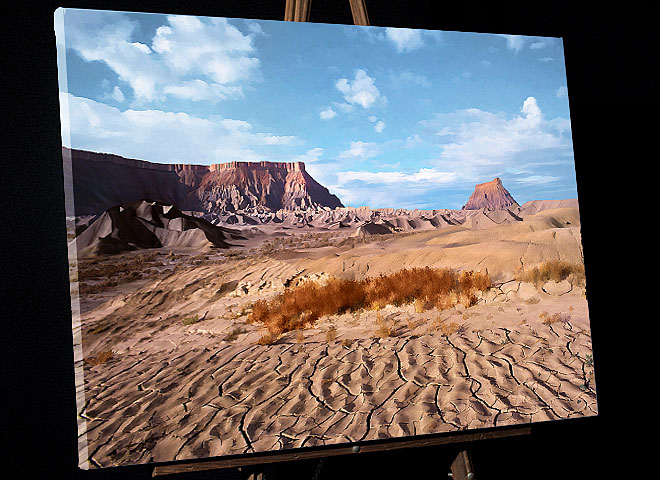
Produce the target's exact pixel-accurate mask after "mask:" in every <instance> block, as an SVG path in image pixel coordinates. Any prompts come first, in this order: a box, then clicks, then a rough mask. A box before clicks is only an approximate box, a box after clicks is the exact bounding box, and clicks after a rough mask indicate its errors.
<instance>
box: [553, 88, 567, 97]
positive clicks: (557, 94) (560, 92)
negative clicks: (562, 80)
mask: <svg viewBox="0 0 660 480" xmlns="http://www.w3.org/2000/svg"><path fill="white" fill-rule="evenodd" d="M567 96H568V88H566V85H562V86H560V87H559V88H557V90H555V97H557V98H564V97H567Z"/></svg>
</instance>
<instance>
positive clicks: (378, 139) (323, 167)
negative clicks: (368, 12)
mask: <svg viewBox="0 0 660 480" xmlns="http://www.w3.org/2000/svg"><path fill="white" fill-rule="evenodd" d="M55 30H56V37H57V46H58V72H59V84H60V107H61V130H62V144H63V146H62V158H61V159H54V161H58V162H59V161H63V165H64V184H65V200H66V209H67V233H68V245H69V261H70V285H71V300H72V301H71V305H72V326H73V340H74V343H73V348H74V354H75V365H74V368H73V369H72V370H73V372H72V373H75V376H76V387H77V408H78V412H77V413H78V418H77V421H78V431H79V445H78V447H79V456H80V457H79V461H80V467H81V468H105V467H111V466H117V465H129V464H144V463H151V462H171V461H177V460H189V459H200V458H211V457H222V456H228V455H238V454H251V453H262V452H273V451H281V450H289V449H301V448H302V449H304V448H305V447H318V446H323V445H340V444H345V445H351V444H356V443H359V442H368V441H375V440H383V439H393V438H402V437H408V438H411V437H417V436H423V435H430V434H443V433H450V432H458V431H464V430H475V429H484V428H492V427H506V426H512V425H520V424H529V423H533V422H546V421H552V420H562V419H571V418H579V417H585V416H593V415H597V413H598V409H597V403H596V386H595V383H594V362H593V355H592V343H591V334H590V326H589V314H588V308H587V297H586V276H585V268H584V254H583V251H582V242H581V236H580V215H579V209H578V198H577V185H576V180H575V165H574V158H573V146H572V138H571V122H570V113H569V101H568V92H569V90H568V89H567V85H566V72H565V69H564V57H563V46H562V41H561V39H559V38H545V37H529V36H515V35H499V34H487V33H462V32H443V31H425V30H410V29H398V28H384V27H358V26H346V25H326V24H310V23H293V22H278V21H260V20H245V19H226V18H207V17H193V16H175V15H160V14H141V13H127V12H111V11H93V10H76V9H59V10H57V12H56V13H55ZM72 421H73V419H72Z"/></svg>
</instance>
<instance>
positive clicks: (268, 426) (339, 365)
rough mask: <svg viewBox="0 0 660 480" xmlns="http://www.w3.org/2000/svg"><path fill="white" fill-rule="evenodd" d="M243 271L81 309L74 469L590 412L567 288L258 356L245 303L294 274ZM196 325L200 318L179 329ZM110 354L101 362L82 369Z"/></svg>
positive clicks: (575, 293)
mask: <svg viewBox="0 0 660 480" xmlns="http://www.w3.org/2000/svg"><path fill="white" fill-rule="evenodd" d="M269 262H270V263H269ZM238 265H239V264H231V263H229V264H223V265H203V266H198V267H194V268H191V269H189V270H187V271H186V272H185V273H181V274H177V275H171V276H168V277H165V278H164V279H158V280H154V281H149V280H147V281H144V280H142V281H140V282H136V283H135V284H131V285H129V286H128V287H126V288H124V289H123V290H122V288H121V287H117V289H115V290H113V291H111V293H110V294H106V295H105V296H98V298H96V297H95V296H94V295H89V296H88V298H87V299H86V300H84V301H83V302H82V303H81V308H82V338H83V345H82V347H83V348H82V357H78V362H77V367H78V368H79V371H84V375H83V379H81V382H80V385H79V394H80V397H79V398H80V403H79V404H80V410H79V433H80V455H81V465H87V462H89V466H91V467H92V468H94V467H107V466H112V465H120V464H135V463H147V462H162V461H172V460H182V459H191V458H200V457H212V456H221V455H230V454H241V453H249V452H265V451H272V450H279V449H288V448H299V447H305V446H317V445H328V444H338V443H346V442H359V441H366V440H375V439H382V438H391V437H401V436H409V435H420V434H426V433H438V432H450V431H457V430H464V429H475V428H484V427H493V426H503V425H511V424H520V423H529V422H537V421H547V420H555V419H565V418H570V417H577V416H589V415H595V414H597V405H596V390H595V384H594V379H593V361H592V356H591V337H590V333H589V319H588V312H587V304H586V299H585V296H584V291H583V289H582V288H577V287H574V286H572V285H570V284H569V283H568V282H562V283H560V284H558V283H554V282H550V283H549V284H546V285H544V286H543V287H542V288H536V287H534V286H532V285H531V284H525V283H519V282H516V281H512V280H510V281H503V282H499V283H498V284H496V286H495V287H494V288H492V289H490V290H489V291H487V292H485V293H484V294H483V295H482V297H481V299H480V300H479V303H478V304H477V305H475V306H473V307H470V308H468V309H465V308H463V307H462V306H461V305H458V306H457V307H455V308H453V309H450V310H445V311H442V312H438V311H436V310H431V311H425V312H422V313H418V312H416V311H415V308H414V307H413V306H407V307H393V306H387V307H385V308H384V309H382V310H380V311H378V312H376V311H361V312H357V313H354V314H351V313H346V314H343V315H336V316H330V317H323V318H321V319H320V321H319V322H318V323H317V324H316V325H315V326H314V327H311V328H309V329H306V330H305V331H303V332H289V333H287V334H285V335H284V336H282V337H281V338H280V339H278V340H277V341H276V342H275V343H273V344H271V345H259V344H258V343H257V340H258V339H259V338H260V336H261V335H262V334H263V333H264V329H263V328H261V327H260V326H258V325H254V324H250V323H248V322H247V315H246V312H247V311H248V307H249V305H250V303H251V302H252V301H254V300H255V299H256V298H267V297H268V295H272V294H274V293H275V292H277V291H279V289H281V284H282V280H283V279H284V280H285V283H286V282H290V281H291V279H294V278H296V277H299V276H300V273H301V272H300V270H299V269H298V268H297V267H296V266H295V265H292V264H290V263H286V262H278V261H275V260H268V261H267V262H266V263H264V264H262V265H258V264H257V265H256V266H258V268H253V269H252V270H250V271H254V272H268V271H271V272H278V274H277V275H278V276H275V274H273V275H274V276H273V277H272V278H269V277H268V276H267V275H266V276H264V275H265V274H264V273H261V274H260V277H259V278H258V279H257V278H255V279H254V280H255V281H254V282H251V281H248V282H246V281H245V280H243V281H238V280H239V279H241V278H242V279H245V278H246V276H248V278H249V272H248V273H246V270H245V269H244V268H243V267H238ZM248 270H249V269H248ZM239 274H240V275H239ZM257 280H258V281H257ZM276 280H277V281H276ZM228 286H229V287H231V288H235V290H231V291H229V292H227V289H228ZM191 312H198V313H199V317H201V319H202V320H201V321H198V322H196V323H194V324H188V325H184V323H185V322H182V319H183V318H184V317H185V316H186V314H189V313H191ZM384 323H387V324H388V325H389V326H390V327H391V328H390V334H389V336H387V335H385V336H384V335H382V334H379V333H378V332H379V330H378V326H379V325H382V324H384ZM109 350H110V351H112V352H113V354H112V356H111V358H109V359H107V361H103V362H98V364H94V362H91V363H90V362H88V361H86V360H83V357H84V358H85V359H88V358H90V357H92V358H93V356H94V355H95V354H98V353H99V352H101V351H109Z"/></svg>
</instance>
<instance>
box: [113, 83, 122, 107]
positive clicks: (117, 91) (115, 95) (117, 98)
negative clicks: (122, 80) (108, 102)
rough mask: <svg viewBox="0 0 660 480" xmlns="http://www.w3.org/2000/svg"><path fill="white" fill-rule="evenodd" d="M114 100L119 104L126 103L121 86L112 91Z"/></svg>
mask: <svg viewBox="0 0 660 480" xmlns="http://www.w3.org/2000/svg"><path fill="white" fill-rule="evenodd" d="M112 98H113V99H114V100H115V101H117V102H120V103H121V102H123V101H124V94H123V92H122V91H121V88H119V86H117V85H116V86H115V88H114V89H113V90H112Z"/></svg>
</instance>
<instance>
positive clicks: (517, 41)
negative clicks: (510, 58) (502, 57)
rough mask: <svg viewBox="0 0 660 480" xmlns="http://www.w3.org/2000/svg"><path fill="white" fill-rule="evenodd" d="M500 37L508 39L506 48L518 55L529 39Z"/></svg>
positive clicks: (511, 36) (508, 36)
mask: <svg viewBox="0 0 660 480" xmlns="http://www.w3.org/2000/svg"><path fill="white" fill-rule="evenodd" d="M499 36H500V37H504V38H506V47H507V48H508V49H509V50H513V51H514V52H516V53H518V52H519V51H520V50H522V48H523V47H524V46H525V43H526V42H527V37H525V36H523V35H499Z"/></svg>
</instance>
